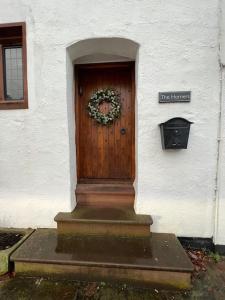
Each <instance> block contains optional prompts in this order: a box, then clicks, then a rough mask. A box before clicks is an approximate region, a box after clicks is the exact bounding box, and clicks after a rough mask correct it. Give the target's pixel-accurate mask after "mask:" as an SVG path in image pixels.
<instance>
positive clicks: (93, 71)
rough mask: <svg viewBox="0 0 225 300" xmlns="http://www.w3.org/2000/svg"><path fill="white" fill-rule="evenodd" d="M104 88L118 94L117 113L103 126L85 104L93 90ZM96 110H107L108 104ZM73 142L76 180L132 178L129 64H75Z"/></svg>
mask: <svg viewBox="0 0 225 300" xmlns="http://www.w3.org/2000/svg"><path fill="white" fill-rule="evenodd" d="M108 87H110V88H114V89H115V90H117V91H118V92H119V93H120V101H121V116H120V117H119V119H117V120H115V121H114V122H113V124H111V125H109V126H104V125H101V124H99V123H97V122H96V121H95V120H94V119H92V118H91V117H90V116H89V115H88V111H87V105H88V102H89V100H90V97H91V95H92V94H93V93H94V92H95V91H96V90H99V89H104V88H108ZM100 109H101V111H104V112H107V111H108V110H109V109H110V104H108V103H103V104H101V107H100ZM124 131H125V133H124ZM76 143H77V172H78V182H89V181H94V180H99V181H100V182H101V180H108V181H109V182H110V181H113V180H115V181H116V180H122V181H123V180H124V181H133V179H134V64H133V63H117V64H92V65H79V66H76Z"/></svg>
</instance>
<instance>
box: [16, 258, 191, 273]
mask: <svg viewBox="0 0 225 300" xmlns="http://www.w3.org/2000/svg"><path fill="white" fill-rule="evenodd" d="M10 261H13V262H15V263H16V262H21V263H23V262H24V263H41V264H55V265H67V266H68V265H70V266H89V267H102V268H105V267H108V268H118V269H122V268H125V269H138V270H155V271H168V272H180V273H192V272H193V270H194V267H191V266H190V267H186V268H176V267H157V266H144V265H137V264H123V263H107V262H92V261H73V262H68V261H64V260H41V259H29V258H16V257H13V256H11V257H10Z"/></svg>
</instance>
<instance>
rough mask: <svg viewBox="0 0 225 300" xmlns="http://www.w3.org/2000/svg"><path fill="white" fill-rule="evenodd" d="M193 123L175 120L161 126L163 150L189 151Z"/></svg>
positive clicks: (179, 119) (181, 119) (180, 119)
mask: <svg viewBox="0 0 225 300" xmlns="http://www.w3.org/2000/svg"><path fill="white" fill-rule="evenodd" d="M191 124H192V122H190V121H188V120H186V119H183V118H173V119H170V120H168V121H167V122H165V123H161V124H159V126H160V132H161V140H162V148H163V149H187V144H188V137H189V131H190V126H191Z"/></svg>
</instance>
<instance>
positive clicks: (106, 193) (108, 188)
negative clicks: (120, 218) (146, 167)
mask: <svg viewBox="0 0 225 300" xmlns="http://www.w3.org/2000/svg"><path fill="white" fill-rule="evenodd" d="M75 193H76V199H77V202H78V203H79V205H80V206H96V207H118V205H119V207H134V196H135V191H134V187H133V185H132V184H128V183H126V184H115V183H114V184H106V183H104V184H77V187H76V191H75Z"/></svg>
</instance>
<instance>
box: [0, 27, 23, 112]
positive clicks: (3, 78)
mask: <svg viewBox="0 0 225 300" xmlns="http://www.w3.org/2000/svg"><path fill="white" fill-rule="evenodd" d="M17 108H28V99H27V63H26V25H25V23H13V24H3V25H1V24H0V109H17Z"/></svg>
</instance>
